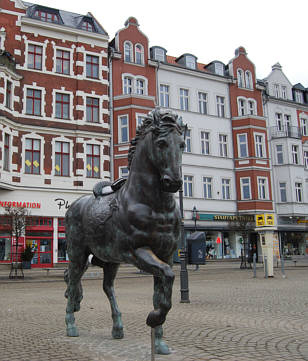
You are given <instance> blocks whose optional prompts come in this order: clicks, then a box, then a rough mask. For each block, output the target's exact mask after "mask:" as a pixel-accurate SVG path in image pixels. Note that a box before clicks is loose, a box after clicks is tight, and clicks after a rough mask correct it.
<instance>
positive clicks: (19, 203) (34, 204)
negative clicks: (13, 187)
mask: <svg viewBox="0 0 308 361" xmlns="http://www.w3.org/2000/svg"><path fill="white" fill-rule="evenodd" d="M0 207H4V208H5V207H16V208H33V209H34V208H41V203H37V202H23V201H4V202H3V201H0Z"/></svg>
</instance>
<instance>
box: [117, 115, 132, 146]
mask: <svg viewBox="0 0 308 361" xmlns="http://www.w3.org/2000/svg"><path fill="white" fill-rule="evenodd" d="M124 117H126V119H127V125H126V126H123V125H122V122H121V119H122V118H124ZM123 128H127V140H125V141H124V140H123V139H122V129H123ZM129 139H130V137H129V115H128V114H121V115H119V116H118V143H119V144H122V143H124V144H126V143H128V142H129Z"/></svg>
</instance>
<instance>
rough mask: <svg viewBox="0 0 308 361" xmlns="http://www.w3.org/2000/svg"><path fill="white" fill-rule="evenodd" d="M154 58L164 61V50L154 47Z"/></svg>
mask: <svg viewBox="0 0 308 361" xmlns="http://www.w3.org/2000/svg"><path fill="white" fill-rule="evenodd" d="M154 59H155V60H157V61H160V62H165V51H164V50H163V49H161V48H155V49H154Z"/></svg>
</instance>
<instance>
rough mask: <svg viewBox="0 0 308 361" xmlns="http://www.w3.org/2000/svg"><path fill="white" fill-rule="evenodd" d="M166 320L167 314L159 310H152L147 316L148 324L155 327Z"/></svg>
mask: <svg viewBox="0 0 308 361" xmlns="http://www.w3.org/2000/svg"><path fill="white" fill-rule="evenodd" d="M165 320H166V315H163V314H162V313H161V312H160V311H159V310H154V311H151V312H150V313H149V315H148V317H147V321H146V323H147V325H148V326H150V327H152V328H155V327H157V326H160V325H162V324H163V323H164V322H165Z"/></svg>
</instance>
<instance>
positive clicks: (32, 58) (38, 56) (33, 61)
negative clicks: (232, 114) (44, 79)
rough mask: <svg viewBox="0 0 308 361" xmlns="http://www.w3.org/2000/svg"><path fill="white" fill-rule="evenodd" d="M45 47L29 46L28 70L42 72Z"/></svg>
mask: <svg viewBox="0 0 308 361" xmlns="http://www.w3.org/2000/svg"><path fill="white" fill-rule="evenodd" d="M42 54H43V47H42V46H39V45H32V44H29V47H28V68H29V69H36V70H42Z"/></svg>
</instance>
